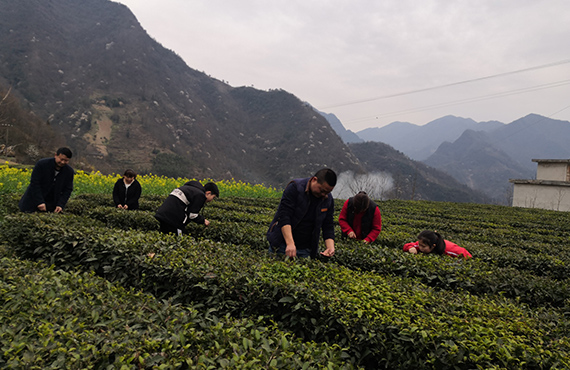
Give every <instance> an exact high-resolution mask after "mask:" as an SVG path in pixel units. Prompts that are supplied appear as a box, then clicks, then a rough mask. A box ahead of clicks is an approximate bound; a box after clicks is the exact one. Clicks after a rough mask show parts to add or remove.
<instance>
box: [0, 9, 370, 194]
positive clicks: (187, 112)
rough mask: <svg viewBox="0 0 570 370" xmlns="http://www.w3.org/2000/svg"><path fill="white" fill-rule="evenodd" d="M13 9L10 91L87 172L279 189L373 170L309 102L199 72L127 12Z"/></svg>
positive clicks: (3, 15)
mask: <svg viewBox="0 0 570 370" xmlns="http://www.w3.org/2000/svg"><path fill="white" fill-rule="evenodd" d="M1 3H2V12H0V32H1V34H2V35H3V36H2V38H0V85H2V86H4V87H8V86H11V87H12V93H13V94H14V96H15V97H16V98H18V99H20V100H21V101H22V104H23V106H24V107H25V108H26V109H28V110H30V111H31V112H32V113H33V114H34V115H35V116H36V117H38V118H39V119H40V120H41V121H43V122H48V124H49V125H50V126H51V128H52V129H53V130H54V131H55V132H56V133H57V134H59V135H62V136H63V137H64V140H65V144H66V145H68V146H69V147H70V148H71V149H72V150H73V152H74V157H73V165H74V167H76V168H78V169H97V170H100V171H101V172H103V173H111V172H115V173H122V172H123V171H124V170H125V169H126V168H128V167H130V168H133V169H135V171H137V172H139V173H146V172H152V173H155V174H159V175H166V176H172V177H177V176H184V177H190V178H212V179H216V180H221V179H231V178H234V179H236V180H242V181H247V182H252V183H265V184H267V185H274V186H283V185H285V184H286V183H287V181H289V179H291V178H292V177H302V176H308V175H310V174H312V173H314V172H315V171H316V170H317V169H319V168H321V167H325V166H329V167H331V168H333V169H334V170H336V171H337V172H342V171H345V170H349V169H356V170H360V171H361V170H362V168H361V165H360V164H359V162H358V160H357V159H356V157H355V156H354V155H353V154H352V153H351V152H350V150H349V148H348V147H347V146H346V145H345V144H344V143H343V142H342V140H341V139H340V137H339V136H338V135H337V134H336V133H335V132H334V130H333V129H332V128H331V127H330V124H329V123H328V122H327V120H326V119H325V118H324V117H322V116H321V115H319V114H317V113H316V112H315V111H314V110H313V109H312V108H311V107H310V106H309V105H308V104H306V103H303V102H302V101H300V100H299V99H298V98H296V97H295V96H293V95H292V94H290V93H288V92H286V91H283V90H271V91H261V90H256V89H253V88H251V87H232V86H229V85H228V84H226V83H224V82H223V81H219V80H217V79H215V78H212V77H210V76H208V75H206V74H205V73H203V72H199V71H196V70H194V69H192V68H190V67H189V66H188V65H187V64H186V63H185V62H184V61H183V60H182V59H181V58H180V57H179V56H177V55H176V54H175V53H174V52H172V51H170V50H167V49H165V48H164V47H162V45H160V44H159V43H158V42H157V41H155V40H153V39H152V38H151V37H149V35H148V34H147V33H146V32H145V31H144V30H143V29H142V27H141V26H140V24H139V22H138V21H137V19H136V18H135V17H134V15H133V14H132V13H131V11H130V10H129V9H128V8H127V7H126V6H124V5H122V4H118V3H115V2H112V1H109V0H83V1H77V0H2V1H1ZM189 42H191V38H189ZM196 52H207V51H204V50H197V51H196ZM54 145H55V143H54ZM25 152H26V151H25V150H24V151H23V153H25ZM22 160H24V161H28V162H31V163H33V160H32V158H31V157H23V158H22Z"/></svg>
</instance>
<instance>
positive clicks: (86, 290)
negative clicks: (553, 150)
mask: <svg viewBox="0 0 570 370" xmlns="http://www.w3.org/2000/svg"><path fill="white" fill-rule="evenodd" d="M81 176H83V178H81V181H78V182H77V186H76V191H74V195H73V197H72V199H71V200H70V202H69V204H68V207H67V208H66V210H65V214H62V215H53V214H44V215H38V214H33V215H29V214H21V213H19V212H18V211H17V201H18V199H19V197H20V195H21V194H22V192H23V190H25V186H26V185H27V181H28V179H29V173H27V172H26V171H23V170H14V169H9V168H8V167H7V166H3V167H0V183H2V184H3V185H2V186H3V187H2V189H3V190H2V191H1V192H0V212H1V213H2V221H1V224H0V238H1V240H0V243H1V246H0V256H1V257H2V258H1V263H2V266H1V268H0V271H1V274H2V278H1V279H0V284H1V288H0V299H1V303H2V304H1V306H0V307H2V308H1V309H0V346H1V348H2V350H1V351H0V367H8V368H26V369H34V368H35V369H45V368H95V369H103V368H105V369H107V368H113V369H114V368H125V369H130V368H133V369H134V368H157V369H159V368H165V369H185V368H199V369H208V368H211V369H219V368H228V369H235V368H240V369H242V368H250V369H259V368H270V369H277V368H283V369H302V368H311V369H312V368H329V369H337V368H347V369H348V368H365V369H378V368H386V369H568V368H570V342H569V325H568V323H569V320H568V315H570V289H569V287H570V284H569V281H568V276H569V274H568V272H569V270H570V246H568V245H569V243H570V213H565V212H553V211H545V210H538V209H519V208H511V207H502V206H491V205H477V204H459V203H442V202H426V201H397V200H390V201H383V202H378V204H379V207H380V209H381V212H382V221H383V229H382V232H381V234H380V237H379V238H378V240H377V241H376V242H375V243H373V244H372V245H364V244H361V243H358V242H355V241H348V240H343V239H341V238H340V228H339V227H338V226H337V230H336V231H337V240H336V255H335V256H334V257H333V258H330V259H326V260H284V259H282V258H275V257H274V256H270V255H268V254H267V253H266V250H267V242H266V241H265V232H266V230H267V227H268V225H269V223H270V221H271V219H272V217H273V213H274V211H275V209H276V207H277V204H278V202H279V191H277V190H276V189H266V188H263V187H259V186H252V185H249V184H242V183H239V182H226V183H224V187H220V191H221V199H218V200H216V201H214V202H212V203H209V204H208V205H207V206H206V207H205V209H204V215H205V217H206V218H207V219H209V220H210V221H211V225H210V226H209V227H207V228H206V227H201V226H197V225H192V226H191V227H190V228H189V229H190V235H189V236H184V237H181V238H176V237H172V236H165V235H161V234H160V233H158V232H157V229H158V225H157V222H156V221H155V219H154V217H153V214H154V210H155V209H156V208H157V207H158V206H159V205H160V204H161V202H162V200H163V199H164V197H165V196H166V194H168V193H169V192H170V190H172V188H173V187H175V186H178V185H179V184H180V183H181V182H184V181H185V179H176V180H174V179H164V178H163V179H161V180H157V179H155V181H151V178H152V177H150V176H149V179H148V180H149V182H148V183H147V184H145V185H146V186H145V185H143V199H141V202H140V203H141V209H140V210H139V211H121V210H117V209H115V208H114V207H113V205H112V200H111V195H110V193H111V190H110V189H112V183H113V182H114V181H116V179H117V177H116V176H115V177H114V176H102V175H100V174H81ZM177 181H178V182H177ZM109 183H110V184H111V188H109ZM4 184H10V185H4ZM18 184H23V185H18ZM151 184H152V186H151ZM161 184H162V185H161ZM146 188H148V190H149V191H147V192H145V189H146ZM151 188H152V189H153V190H152V191H150V189H151ZM232 188H233V190H231V189H232ZM226 189H227V190H226ZM341 207H342V201H340V200H337V201H336V215H338V214H339V212H340V209H341ZM423 229H436V230H438V231H439V232H440V233H442V234H443V235H444V237H445V238H446V239H449V240H451V241H453V242H455V243H457V244H459V245H460V246H463V247H465V248H466V249H467V250H469V252H471V254H472V255H473V258H472V259H470V260H463V259H453V258H450V257H445V256H435V255H410V254H406V253H403V252H402V250H401V247H402V245H403V244H404V243H405V242H409V241H413V240H415V235H417V233H418V232H420V231H421V230H423ZM149 253H154V257H152V258H151V257H150V256H149Z"/></svg>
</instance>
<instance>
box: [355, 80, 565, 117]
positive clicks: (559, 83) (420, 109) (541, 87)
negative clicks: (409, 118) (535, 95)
mask: <svg viewBox="0 0 570 370" xmlns="http://www.w3.org/2000/svg"><path fill="white" fill-rule="evenodd" d="M568 84H570V79H569V80H562V81H557V82H552V83H548V84H543V85H537V86H531V87H526V88H522V89H517V90H510V91H504V92H500V93H496V94H490V95H482V96H478V97H474V98H468V99H462V100H455V101H451V102H447V103H440V104H432V105H426V106H423V107H418V108H410V109H404V110H400V111H394V112H389V113H384V114H379V115H374V116H368V117H363V118H357V119H354V120H348V121H346V123H355V122H363V121H368V120H371V119H378V118H385V117H391V116H396V115H400V114H407V113H416V112H423V111H426V110H430V109H435V108H442V107H449V106H453V105H459V104H465V103H471V102H476V101H481V100H487V99H494V98H497V97H504V96H509V95H516V94H522V93H526V92H532V91H537V90H544V89H551V88H553V87H559V86H564V85H568ZM557 113H560V112H557Z"/></svg>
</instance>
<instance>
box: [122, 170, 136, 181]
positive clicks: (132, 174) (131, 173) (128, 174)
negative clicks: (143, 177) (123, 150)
mask: <svg viewBox="0 0 570 370" xmlns="http://www.w3.org/2000/svg"><path fill="white" fill-rule="evenodd" d="M123 176H125V177H132V178H134V179H136V178H137V173H136V172H135V171H133V170H131V169H130V168H129V169H128V170H126V171H125V173H124V174H123Z"/></svg>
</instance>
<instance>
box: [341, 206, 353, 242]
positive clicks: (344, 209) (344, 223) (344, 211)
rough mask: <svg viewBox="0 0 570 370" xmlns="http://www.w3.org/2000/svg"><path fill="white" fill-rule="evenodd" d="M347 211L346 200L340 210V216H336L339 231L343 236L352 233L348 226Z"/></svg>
mask: <svg viewBox="0 0 570 370" xmlns="http://www.w3.org/2000/svg"><path fill="white" fill-rule="evenodd" d="M347 209H348V199H347V200H346V202H344V205H343V206H342V209H341V210H340V215H339V216H338V224H339V225H340V229H341V230H342V232H343V233H344V234H348V233H349V232H351V231H354V230H352V228H351V227H350V225H349V224H348V218H347V213H348V211H347Z"/></svg>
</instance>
